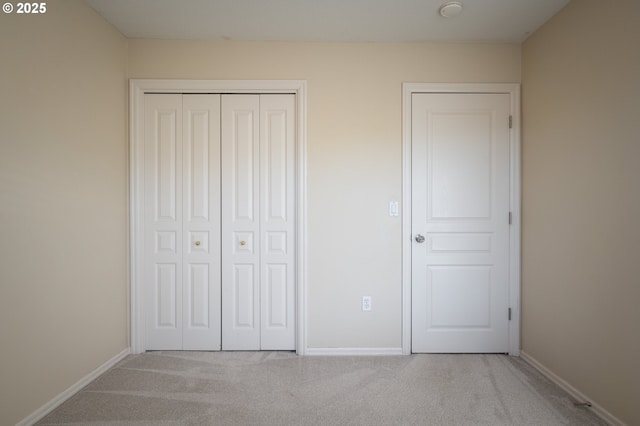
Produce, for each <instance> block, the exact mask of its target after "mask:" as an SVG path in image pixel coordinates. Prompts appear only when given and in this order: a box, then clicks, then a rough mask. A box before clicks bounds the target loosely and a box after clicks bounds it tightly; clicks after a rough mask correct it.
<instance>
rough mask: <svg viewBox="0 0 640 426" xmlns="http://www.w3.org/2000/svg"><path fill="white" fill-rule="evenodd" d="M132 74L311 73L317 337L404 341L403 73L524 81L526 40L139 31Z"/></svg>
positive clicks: (312, 341)
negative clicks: (336, 39)
mask: <svg viewBox="0 0 640 426" xmlns="http://www.w3.org/2000/svg"><path fill="white" fill-rule="evenodd" d="M129 76H130V77H131V78H180V79H302V80H307V82H308V175H309V177H308V207H309V229H308V232H309V233H308V241H309V248H308V254H309V256H308V260H309V264H308V266H309V267H308V276H309V283H308V301H309V302H308V303H309V305H308V319H309V324H308V345H309V347H311V348H335V347H340V348H394V347H395V348H398V347H400V346H401V303H402V302H401V261H400V249H401V239H400V238H401V223H400V218H399V217H394V218H391V217H389V215H388V203H389V201H390V200H398V201H400V200H401V194H402V182H401V170H402V159H401V146H402V132H401V123H402V120H401V117H402V115H401V111H402V110H401V105H402V104H401V101H402V96H401V95H402V92H401V87H402V86H401V84H402V82H403V81H423V82H519V81H520V46H518V45H506V44H505V45H486V44H467V45H464V44H402V45H400V44H364V43H362V44H324V43H236V42H219V43H216V42H194V41H160V40H130V42H129ZM364 295H370V296H372V298H373V310H372V311H371V312H362V311H361V308H360V304H361V298H362V296H364Z"/></svg>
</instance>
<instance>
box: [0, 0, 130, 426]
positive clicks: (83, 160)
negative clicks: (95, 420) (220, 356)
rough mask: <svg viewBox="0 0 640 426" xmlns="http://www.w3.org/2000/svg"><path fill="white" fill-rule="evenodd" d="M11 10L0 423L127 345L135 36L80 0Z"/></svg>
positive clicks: (2, 29) (0, 275)
mask: <svg viewBox="0 0 640 426" xmlns="http://www.w3.org/2000/svg"><path fill="white" fill-rule="evenodd" d="M47 5H48V11H47V12H46V14H44V15H39V16H26V15H22V16H19V15H16V14H11V15H7V14H4V13H2V14H0V58H1V60H0V61H1V65H0V129H1V130H0V264H1V267H0V324H1V325H0V342H1V345H2V355H1V356H0V358H1V360H2V362H0V424H2V425H10V424H15V423H16V422H17V421H19V420H21V419H23V418H25V417H26V416H27V415H29V414H31V413H32V412H33V411H34V410H36V409H38V408H40V407H41V406H42V405H43V404H45V403H46V402H47V401H49V400H50V399H51V398H53V397H55V396H57V395H58V394H59V393H60V392H62V391H64V390H65V389H66V388H68V387H69V386H71V385H72V384H74V383H76V382H77V381H78V380H79V379H81V378H82V377H84V376H85V375H86V374H88V373H89V372H91V371H92V370H94V369H95V368H97V367H98V366H100V365H101V364H103V363H104V362H105V361H107V360H108V359H110V358H111V357H113V356H114V355H116V354H118V353H119V352H120V351H122V350H123V349H124V348H126V347H127V346H128V343H127V323H128V320H127V272H126V265H127V238H126V235H127V142H126V141H127V139H126V62H127V54H126V48H127V47H126V43H127V41H126V39H125V38H124V37H122V36H121V35H120V34H119V33H118V32H116V31H115V30H114V29H113V28H112V27H110V26H109V25H108V24H106V23H105V22H104V21H103V20H102V19H101V18H100V17H99V16H98V15H97V14H96V13H95V12H94V11H93V10H92V9H90V8H89V7H88V6H86V5H85V4H84V2H82V1H80V0H66V1H55V2H54V1H49V2H47Z"/></svg>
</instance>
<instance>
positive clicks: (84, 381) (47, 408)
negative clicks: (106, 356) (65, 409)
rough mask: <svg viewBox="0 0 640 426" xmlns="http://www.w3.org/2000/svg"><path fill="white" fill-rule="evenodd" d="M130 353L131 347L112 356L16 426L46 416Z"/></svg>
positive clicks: (31, 422) (24, 424)
mask: <svg viewBox="0 0 640 426" xmlns="http://www.w3.org/2000/svg"><path fill="white" fill-rule="evenodd" d="M129 353H130V350H129V348H126V349H124V350H123V351H122V352H120V353H119V354H117V355H115V356H114V357H112V358H111V359H110V360H108V361H107V362H105V363H104V364H102V365H101V366H100V367H98V368H96V369H95V370H93V371H92V372H91V373H89V374H87V375H86V376H84V377H83V378H81V379H80V380H78V381H77V382H76V383H74V384H73V385H71V386H70V387H69V388H67V389H66V390H65V391H63V392H62V393H60V394H58V395H57V396H56V397H54V398H53V399H52V400H50V401H49V402H47V403H46V404H44V405H43V406H42V407H40V408H38V409H37V410H36V411H34V412H33V413H31V414H29V415H28V416H27V417H25V418H24V419H22V421H20V422H18V423H17V424H16V426H31V425H33V424H34V423H36V422H37V421H39V420H40V419H42V418H43V417H44V416H46V415H47V414H49V413H50V412H52V411H53V410H55V409H56V408H57V407H58V406H59V405H60V404H62V403H63V402H65V401H66V400H67V399H69V398H71V397H72V396H73V395H75V394H76V393H77V392H78V391H79V390H80V389H82V388H83V387H85V386H87V385H88V384H89V383H91V382H92V381H93V380H95V379H96V378H97V377H98V376H99V375H101V374H102V373H104V372H105V371H107V370H108V369H110V368H111V367H113V366H114V365H116V363H118V362H119V361H120V360H122V359H123V358H124V357H126V356H127V355H129Z"/></svg>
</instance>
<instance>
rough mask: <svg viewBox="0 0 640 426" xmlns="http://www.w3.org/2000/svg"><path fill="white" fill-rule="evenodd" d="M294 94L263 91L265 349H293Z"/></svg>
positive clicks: (262, 189) (261, 155)
mask: <svg viewBox="0 0 640 426" xmlns="http://www.w3.org/2000/svg"><path fill="white" fill-rule="evenodd" d="M294 111H295V95H287V94H278V95H261V96H260V184H261V192H260V241H261V261H260V287H261V291H260V293H261V296H262V297H261V300H260V305H261V321H260V324H261V349H263V350H293V349H295V271H294V260H295V238H294V229H295V200H294V194H295V179H294V175H295V169H294V164H295V162H294V157H295V151H294V150H295V113H294Z"/></svg>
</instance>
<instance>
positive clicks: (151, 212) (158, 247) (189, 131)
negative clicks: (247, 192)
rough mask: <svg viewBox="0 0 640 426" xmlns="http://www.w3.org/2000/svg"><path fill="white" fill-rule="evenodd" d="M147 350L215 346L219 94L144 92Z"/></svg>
mask: <svg viewBox="0 0 640 426" xmlns="http://www.w3.org/2000/svg"><path fill="white" fill-rule="evenodd" d="M144 155H145V172H144V179H145V185H144V188H145V195H144V212H145V213H144V229H145V231H144V233H145V260H144V261H145V302H146V303H145V317H146V344H145V345H146V348H147V349H151V350H154V349H167V350H169V349H174V350H176V349H184V350H219V349H220V334H221V332H220V272H221V270H220V258H221V255H220V95H180V94H149V95H145V152H144Z"/></svg>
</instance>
